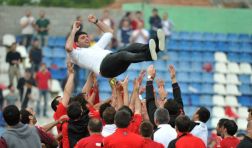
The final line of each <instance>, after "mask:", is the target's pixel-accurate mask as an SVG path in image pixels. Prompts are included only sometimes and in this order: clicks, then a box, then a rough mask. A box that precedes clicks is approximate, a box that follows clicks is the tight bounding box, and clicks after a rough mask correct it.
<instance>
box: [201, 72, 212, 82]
mask: <svg viewBox="0 0 252 148" xmlns="http://www.w3.org/2000/svg"><path fill="white" fill-rule="evenodd" d="M202 82H203V83H213V82H214V80H213V74H212V73H203V74H202Z"/></svg>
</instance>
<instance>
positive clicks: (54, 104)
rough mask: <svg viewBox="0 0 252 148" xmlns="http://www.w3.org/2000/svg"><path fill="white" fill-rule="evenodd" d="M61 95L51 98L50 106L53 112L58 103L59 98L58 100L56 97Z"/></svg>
mask: <svg viewBox="0 0 252 148" xmlns="http://www.w3.org/2000/svg"><path fill="white" fill-rule="evenodd" d="M60 97H61V96H56V97H55V98H54V99H53V100H52V102H51V107H52V109H53V110H54V112H56V110H57V106H58V105H59V100H58V98H60Z"/></svg>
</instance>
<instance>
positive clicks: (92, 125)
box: [88, 118, 102, 133]
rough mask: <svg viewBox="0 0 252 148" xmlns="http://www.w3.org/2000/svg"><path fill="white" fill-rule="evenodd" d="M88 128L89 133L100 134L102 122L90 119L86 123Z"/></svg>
mask: <svg viewBox="0 0 252 148" xmlns="http://www.w3.org/2000/svg"><path fill="white" fill-rule="evenodd" d="M88 128H89V130H90V131H91V132H94V133H100V132H101V131H102V122H101V120H100V119H97V118H91V119H90V120H89V121H88Z"/></svg>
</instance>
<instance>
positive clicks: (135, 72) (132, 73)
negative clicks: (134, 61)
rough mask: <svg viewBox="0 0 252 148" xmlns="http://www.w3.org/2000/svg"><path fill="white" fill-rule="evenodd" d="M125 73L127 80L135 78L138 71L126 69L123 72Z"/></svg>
mask: <svg viewBox="0 0 252 148" xmlns="http://www.w3.org/2000/svg"><path fill="white" fill-rule="evenodd" d="M125 75H126V76H129V80H131V81H133V80H134V79H135V78H137V77H138V75H139V73H138V71H131V70H128V71H126V72H125ZM123 79H124V78H123Z"/></svg>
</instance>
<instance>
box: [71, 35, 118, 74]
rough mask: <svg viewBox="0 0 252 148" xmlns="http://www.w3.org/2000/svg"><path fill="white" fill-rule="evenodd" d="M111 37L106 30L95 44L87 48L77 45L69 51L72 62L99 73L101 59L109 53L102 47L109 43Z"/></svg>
mask: <svg viewBox="0 0 252 148" xmlns="http://www.w3.org/2000/svg"><path fill="white" fill-rule="evenodd" d="M112 37H113V35H112V33H110V32H106V33H104V34H103V35H102V37H101V38H100V40H99V41H98V42H97V43H96V44H95V45H93V46H91V47H89V48H79V47H78V48H76V49H73V50H72V52H70V53H69V56H70V58H71V59H72V62H73V63H74V64H77V65H78V66H80V67H81V68H87V69H89V70H91V71H93V72H95V73H96V74H97V75H99V74H100V66H101V63H102V60H103V59H104V58H105V57H106V56H107V55H108V54H109V53H111V51H110V50H105V49H104V48H106V47H107V45H108V44H109V43H110V41H111V39H112Z"/></svg>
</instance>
